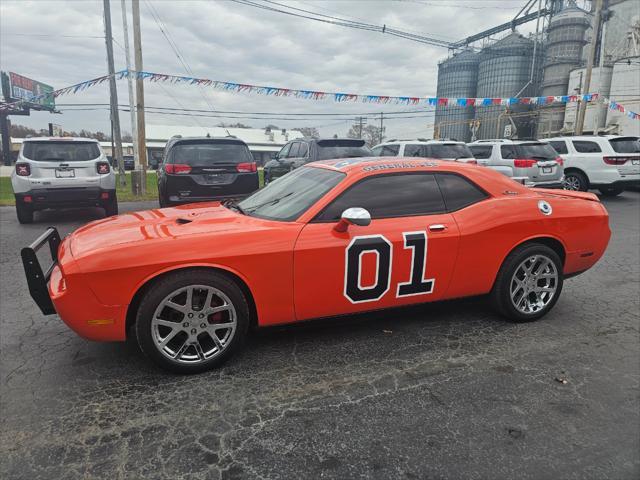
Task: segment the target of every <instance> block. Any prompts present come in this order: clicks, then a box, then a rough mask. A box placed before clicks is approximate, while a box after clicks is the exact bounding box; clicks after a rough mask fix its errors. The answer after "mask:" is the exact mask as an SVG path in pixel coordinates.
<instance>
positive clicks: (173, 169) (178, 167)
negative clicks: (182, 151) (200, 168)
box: [164, 163, 191, 175]
mask: <svg viewBox="0 0 640 480" xmlns="http://www.w3.org/2000/svg"><path fill="white" fill-rule="evenodd" d="M164 171H165V172H167V173H170V174H172V175H186V174H188V173H191V167H190V166H189V165H185V164H183V163H167V164H166V165H165V166H164Z"/></svg>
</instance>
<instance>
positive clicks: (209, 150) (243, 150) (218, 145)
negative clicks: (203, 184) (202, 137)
mask: <svg viewBox="0 0 640 480" xmlns="http://www.w3.org/2000/svg"><path fill="white" fill-rule="evenodd" d="M168 160H169V163H180V164H185V165H190V166H192V167H206V166H208V165H212V164H218V163H234V164H235V163H243V162H253V157H252V156H251V154H250V153H249V149H248V148H247V146H246V145H245V144H244V143H239V142H214V141H194V142H180V143H177V144H175V145H174V146H173V147H172V148H171V151H170V153H169V159H168Z"/></svg>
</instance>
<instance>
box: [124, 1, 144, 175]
mask: <svg viewBox="0 0 640 480" xmlns="http://www.w3.org/2000/svg"><path fill="white" fill-rule="evenodd" d="M121 5H122V29H123V32H124V54H125V57H126V63H127V86H128V88H129V113H130V114H131V138H132V141H133V158H136V159H138V162H140V152H138V138H137V136H136V132H137V131H138V129H137V128H136V110H135V101H136V100H135V97H134V96H133V79H132V78H131V54H130V53H129V28H128V26H127V0H121Z"/></svg>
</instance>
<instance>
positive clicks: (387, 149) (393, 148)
mask: <svg viewBox="0 0 640 480" xmlns="http://www.w3.org/2000/svg"><path fill="white" fill-rule="evenodd" d="M399 151H400V145H397V144H396V145H379V146H377V147H376V148H374V149H373V153H374V155H375V156H376V157H397V156H398V152H399Z"/></svg>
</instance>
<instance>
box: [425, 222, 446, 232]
mask: <svg viewBox="0 0 640 480" xmlns="http://www.w3.org/2000/svg"><path fill="white" fill-rule="evenodd" d="M446 229H447V227H446V226H445V225H442V224H441V223H436V224H434V225H429V231H431V232H443V231H445V230H446Z"/></svg>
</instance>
